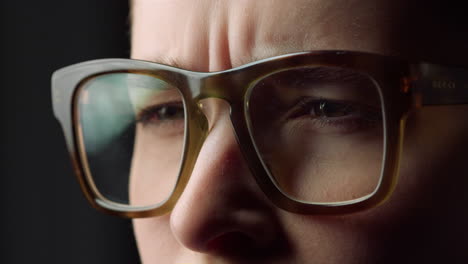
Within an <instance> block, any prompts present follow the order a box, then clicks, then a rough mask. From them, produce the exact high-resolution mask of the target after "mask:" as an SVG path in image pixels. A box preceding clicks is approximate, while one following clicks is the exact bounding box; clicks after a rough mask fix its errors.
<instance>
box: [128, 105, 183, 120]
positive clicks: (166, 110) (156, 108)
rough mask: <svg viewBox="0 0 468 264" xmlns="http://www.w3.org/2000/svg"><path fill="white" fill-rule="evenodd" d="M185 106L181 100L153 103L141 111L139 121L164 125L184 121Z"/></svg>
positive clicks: (138, 116) (138, 115)
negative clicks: (160, 103)
mask: <svg viewBox="0 0 468 264" xmlns="http://www.w3.org/2000/svg"><path fill="white" fill-rule="evenodd" d="M183 120H184V107H183V104H182V103H181V102H171V103H165V104H162V105H152V106H149V107H146V108H144V109H142V110H140V111H139V113H138V114H137V122H139V123H142V124H143V125H163V124H167V123H169V122H180V121H182V122H183Z"/></svg>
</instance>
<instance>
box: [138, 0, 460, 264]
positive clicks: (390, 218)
mask: <svg viewBox="0 0 468 264" xmlns="http://www.w3.org/2000/svg"><path fill="white" fill-rule="evenodd" d="M404 5H408V6H404ZM414 6H417V5H416V4H415V5H414ZM425 7H427V9H429V8H431V7H432V6H431V5H429V4H428V5H426V6H425ZM132 8H133V11H132V57H133V58H135V59H143V60H150V61H156V62H162V63H165V64H170V65H174V66H178V67H181V68H184V69H188V70H193V71H220V70H226V69H229V68H232V67H236V66H240V65H242V64H245V63H248V62H251V61H255V60H258V59H261V58H266V57H271V56H275V55H280V54H285V53H290V52H296V51H302V50H330V49H342V50H358V51H367V52H374V53H380V54H386V55H398V56H401V57H405V58H408V59H424V60H427V61H435V62H441V63H444V62H446V63H453V64H462V63H463V61H466V60H467V59H468V54H467V53H466V52H465V51H464V49H461V47H466V46H467V45H468V42H467V41H466V40H463V39H462V40H460V39H458V38H457V39H456V37H457V35H456V34H455V33H456V30H452V29H453V28H450V30H449V29H448V28H444V26H443V25H442V26H439V25H434V23H438V22H439V21H438V20H437V19H434V21H433V20H429V19H428V17H431V15H430V14H429V13H428V14H418V13H417V12H412V10H413V9H412V8H413V6H412V3H411V4H403V3H401V4H400V3H399V2H398V1H390V0H389V1H385V0H383V1H375V0H361V1H340V0H326V1H325V0H311V1H304V0H288V1H274V0H271V1H269V0H256V1H247V0H239V1H222V0H218V1H216V0H200V1H176V0H174V1H168V0H160V1H156V0H153V1H151V0H135V1H134V3H133V6H132ZM403 10H405V11H403ZM406 10H407V11H406ZM415 10H416V9H415ZM417 10H420V9H417ZM434 10H435V9H434ZM405 12H407V13H405ZM428 12H429V11H428ZM408 14H411V15H412V16H413V17H410V16H408ZM415 16H416V17H418V18H419V19H416V18H415ZM454 32H455V33H454ZM452 33H453V34H452ZM434 36H437V38H436V39H435V40H434ZM442 40H443V41H442ZM457 50H458V51H462V52H455V51H457ZM463 52H464V53H463ZM210 100H211V99H210ZM209 102H210V103H209V104H210V105H211V108H212V111H211V112H210V113H209V114H208V116H209V118H208V119H209V121H210V125H211V127H212V128H211V131H210V134H209V136H208V137H207V139H206V141H205V143H204V145H203V147H202V149H201V152H200V155H199V158H198V160H197V163H196V165H195V168H194V170H193V173H192V176H191V179H190V181H189V183H188V185H187V187H186V189H185V190H184V193H183V194H182V196H181V198H180V199H179V201H178V202H177V204H176V205H175V207H174V209H173V210H172V212H171V213H170V214H167V215H165V216H161V217H154V218H148V219H136V220H134V229H135V236H136V239H137V243H138V248H139V252H140V255H141V259H142V261H143V263H146V264H150V263H387V262H388V263H395V262H405V263H411V262H417V263H441V262H444V263H464V262H465V261H466V260H468V253H466V250H465V248H466V245H467V244H468V228H466V223H467V220H468V213H467V210H466V209H464V208H466V202H468V197H467V193H468V192H466V191H464V190H465V189H464V188H463V186H468V185H467V183H468V180H467V179H466V177H463V176H466V175H467V173H468V167H467V165H466V162H465V159H466V158H464V157H467V156H468V142H467V141H468V139H467V138H466V136H465V135H466V134H467V133H468V125H467V124H468V122H466V121H467V116H468V109H467V107H466V106H450V107H448V106H443V107H425V108H423V109H419V110H416V111H414V112H413V113H412V114H411V115H410V117H409V120H408V126H407V133H406V136H405V147H404V153H403V156H402V166H401V173H400V180H399V184H398V186H397V188H396V190H395V193H394V194H393V196H392V197H391V198H390V199H389V201H387V202H386V203H385V204H384V205H382V206H380V207H378V208H374V209H370V210H367V211H364V212H358V213H354V214H351V215H343V216H320V215H298V214H293V213H289V212H286V211H284V210H281V209H279V208H277V207H275V205H273V204H272V203H271V202H270V201H269V200H268V198H267V197H266V196H265V195H264V194H263V192H262V191H261V190H260V189H259V187H258V186H257V185H256V183H255V181H254V179H253V177H252V175H251V173H250V171H249V169H248V167H247V165H246V163H245V161H244V158H243V156H242V155H241V153H240V151H239V148H238V145H237V143H236V140H235V136H234V134H233V129H232V126H231V124H230V120H229V111H228V107H227V106H226V105H225V103H223V102H219V101H217V100H211V101H209ZM148 166H149V165H148Z"/></svg>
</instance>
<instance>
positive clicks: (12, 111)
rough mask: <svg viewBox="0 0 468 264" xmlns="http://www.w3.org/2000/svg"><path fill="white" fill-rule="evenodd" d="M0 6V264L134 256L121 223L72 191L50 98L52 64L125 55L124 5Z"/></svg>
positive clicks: (116, 1)
mask: <svg viewBox="0 0 468 264" xmlns="http://www.w3.org/2000/svg"><path fill="white" fill-rule="evenodd" d="M0 10H1V12H0V19H1V23H0V25H1V38H0V43H1V44H0V52H1V54H0V59H1V64H0V65H1V76H0V85H1V104H0V107H1V108H0V109H1V112H0V118H1V123H0V124H1V130H0V131H1V137H0V138H1V143H0V147H1V171H0V172H1V184H0V186H1V191H0V195H1V196H0V198H1V204H0V206H1V214H2V216H1V222H0V224H1V231H0V232H1V233H0V237H1V254H0V263H90V264H91V263H138V262H139V260H138V256H137V252H136V245H135V242H134V238H133V234H132V229H131V224H130V221H128V220H123V219H119V218H116V217H112V216H107V215H104V214H101V213H99V212H97V211H95V210H94V209H92V208H91V207H90V206H89V205H88V204H87V202H86V200H85V198H84V197H83V195H82V194H81V192H80V190H79V185H78V182H77V181H76V180H75V178H74V175H73V172H72V167H71V162H70V160H69V157H68V152H67V151H66V148H65V142H64V139H63V135H62V131H61V128H60V126H59V124H58V122H57V121H56V120H55V118H54V116H53V113H52V106H51V99H50V98H51V96H50V76H51V74H52V72H53V71H54V70H56V69H58V68H61V67H63V66H67V65H70V64H73V63H77V62H81V61H85V60H91V59H97V58H110V57H123V58H125V57H128V56H129V22H128V19H129V9H128V2H127V1H126V0H100V1H95V0H79V1H63V0H62V1H59V0H53V1H32V0H31V1H13V0H11V1H6V0H2V1H1V3H0Z"/></svg>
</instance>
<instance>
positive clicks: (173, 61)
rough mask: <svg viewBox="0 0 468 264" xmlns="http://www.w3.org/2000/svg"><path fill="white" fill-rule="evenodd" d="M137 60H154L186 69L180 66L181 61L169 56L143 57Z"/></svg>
mask: <svg viewBox="0 0 468 264" xmlns="http://www.w3.org/2000/svg"><path fill="white" fill-rule="evenodd" d="M138 60H144V61H150V62H154V63H157V64H162V65H166V66H171V67H175V68H179V69H184V70H187V69H186V68H184V67H183V66H182V63H181V62H180V61H179V60H177V59H175V58H171V57H159V58H158V57H143V58H141V59H138Z"/></svg>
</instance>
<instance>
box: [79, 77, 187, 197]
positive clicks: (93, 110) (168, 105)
mask: <svg viewBox="0 0 468 264" xmlns="http://www.w3.org/2000/svg"><path fill="white" fill-rule="evenodd" d="M78 112H79V117H80V125H81V141H82V145H83V148H84V152H85V154H86V160H87V163H88V165H89V172H90V174H91V176H92V179H93V181H94V184H95V186H96V188H97V190H98V191H99V193H100V194H101V195H102V196H103V197H104V198H105V199H107V200H109V201H112V202H116V203H119V204H123V205H131V206H153V205H156V204H159V203H161V202H164V201H165V200H166V199H167V198H168V197H169V196H170V194H171V192H172V190H173V189H174V186H175V183H176V181H177V177H178V174H179V170H180V163H181V160H182V153H183V144H184V136H185V110H184V103H183V100H182V96H181V94H180V91H179V90H178V89H177V88H176V87H174V86H172V85H170V84H168V83H167V82H165V81H163V80H161V79H158V78H157V77H154V76H150V75H145V74H136V73H109V74H104V75H100V76H97V77H94V78H91V79H89V80H88V81H87V82H86V83H84V84H83V85H82V86H81V88H80V90H79V94H78Z"/></svg>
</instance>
